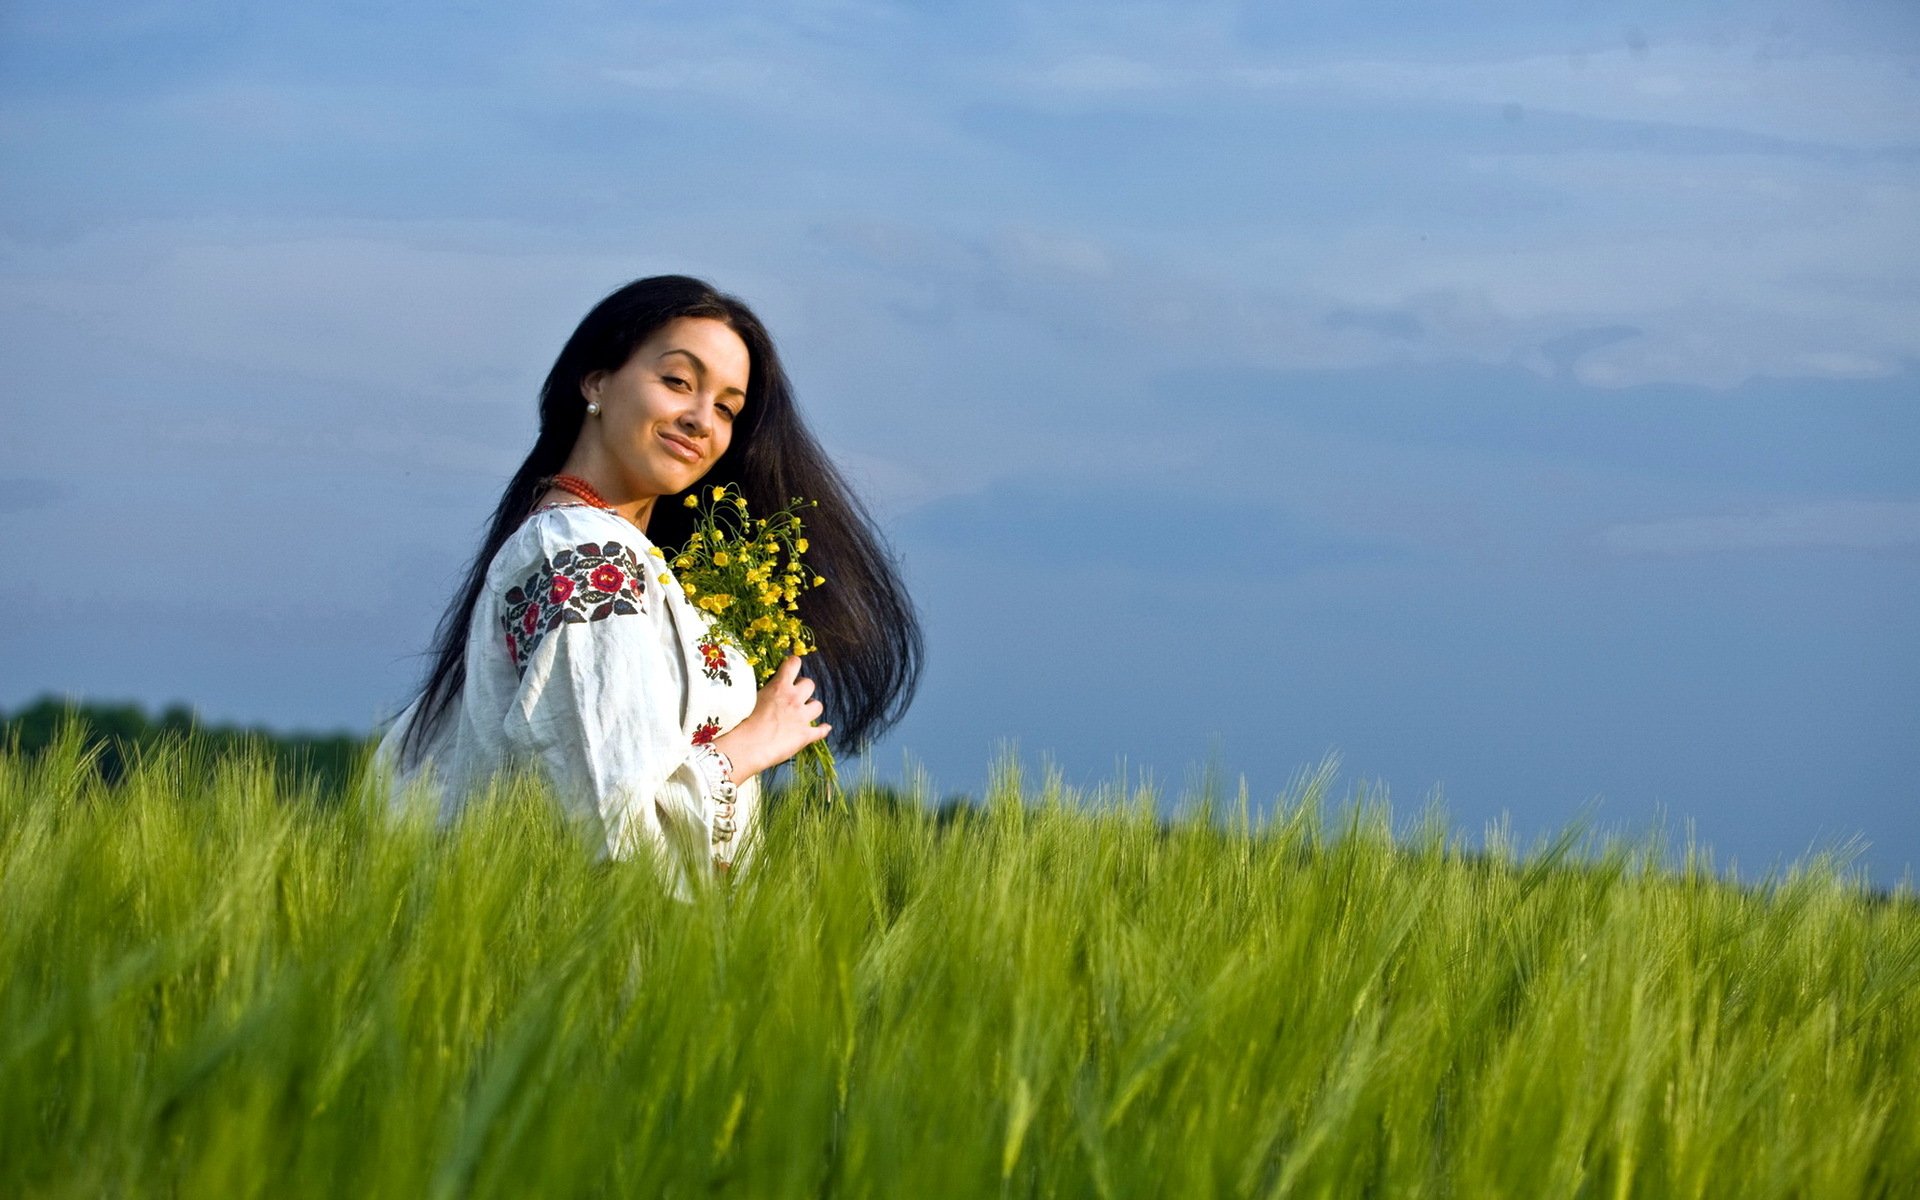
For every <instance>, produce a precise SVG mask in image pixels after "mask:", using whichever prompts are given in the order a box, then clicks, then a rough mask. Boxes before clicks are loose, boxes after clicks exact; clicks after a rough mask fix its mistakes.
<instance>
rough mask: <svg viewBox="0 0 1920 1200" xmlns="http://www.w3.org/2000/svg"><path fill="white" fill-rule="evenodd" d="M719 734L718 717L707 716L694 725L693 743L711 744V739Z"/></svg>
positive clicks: (697, 744) (700, 744)
mask: <svg viewBox="0 0 1920 1200" xmlns="http://www.w3.org/2000/svg"><path fill="white" fill-rule="evenodd" d="M719 736H720V719H719V718H718V717H708V718H707V719H706V720H704V721H702V722H700V724H699V725H697V726H695V727H694V730H693V744H694V745H696V746H710V745H712V744H713V739H714V738H717V737H719Z"/></svg>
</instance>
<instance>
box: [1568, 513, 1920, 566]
mask: <svg viewBox="0 0 1920 1200" xmlns="http://www.w3.org/2000/svg"><path fill="white" fill-rule="evenodd" d="M1600 536H1601V540H1602V542H1604V543H1605V544H1606V545H1607V546H1608V547H1609V548H1610V549H1612V550H1614V551H1616V552H1617V553H1620V554H1633V555H1675V554H1706V553H1714V552H1719V551H1732V550H1797V549H1842V550H1906V549H1916V548H1920V500H1847V501H1828V502H1824V503H1814V504H1795V505H1787V506H1784V507H1778V508H1774V509H1772V510H1770V511H1768V512H1763V513H1737V514H1730V515H1724V516H1693V517H1675V518H1670V519H1667V520H1661V521H1644V522H1636V523H1633V524H1626V525H1615V526H1613V527H1611V528H1609V529H1607V530H1605V531H1604V532H1603V533H1602V534H1601V535H1600Z"/></svg>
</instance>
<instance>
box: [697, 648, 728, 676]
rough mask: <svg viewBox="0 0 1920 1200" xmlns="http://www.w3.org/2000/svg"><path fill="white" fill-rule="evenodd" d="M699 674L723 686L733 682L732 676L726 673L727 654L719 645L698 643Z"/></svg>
mask: <svg viewBox="0 0 1920 1200" xmlns="http://www.w3.org/2000/svg"><path fill="white" fill-rule="evenodd" d="M700 673H701V674H702V675H705V676H706V677H707V678H708V679H718V680H719V681H720V682H721V683H724V684H731V683H732V682H733V676H732V675H730V674H729V673H728V671H727V652H726V650H725V649H723V648H722V647H721V646H720V644H719V643H717V642H701V643H700Z"/></svg>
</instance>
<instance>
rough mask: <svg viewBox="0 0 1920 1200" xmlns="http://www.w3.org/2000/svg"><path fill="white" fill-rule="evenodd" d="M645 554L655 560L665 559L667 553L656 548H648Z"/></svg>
mask: <svg viewBox="0 0 1920 1200" xmlns="http://www.w3.org/2000/svg"><path fill="white" fill-rule="evenodd" d="M647 553H648V554H651V555H653V556H654V557H655V558H665V557H666V556H667V552H666V551H665V550H662V549H661V548H660V547H658V546H648V547H647Z"/></svg>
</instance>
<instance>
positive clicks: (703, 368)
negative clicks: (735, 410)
mask: <svg viewBox="0 0 1920 1200" xmlns="http://www.w3.org/2000/svg"><path fill="white" fill-rule="evenodd" d="M669 354H684V355H686V356H687V357H688V358H690V359H692V360H693V368H694V370H696V371H698V372H700V373H701V374H702V375H705V374H706V373H707V364H705V363H703V362H701V361H700V356H699V355H698V354H695V353H694V352H693V351H691V350H680V349H673V350H663V351H661V353H660V357H661V358H665V357H666V356H667V355H669ZM720 392H721V394H722V395H725V394H727V393H729V392H731V393H733V394H734V395H736V396H745V395H746V394H747V393H746V392H744V391H742V390H741V389H739V388H737V387H730V388H721V389H720Z"/></svg>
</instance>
